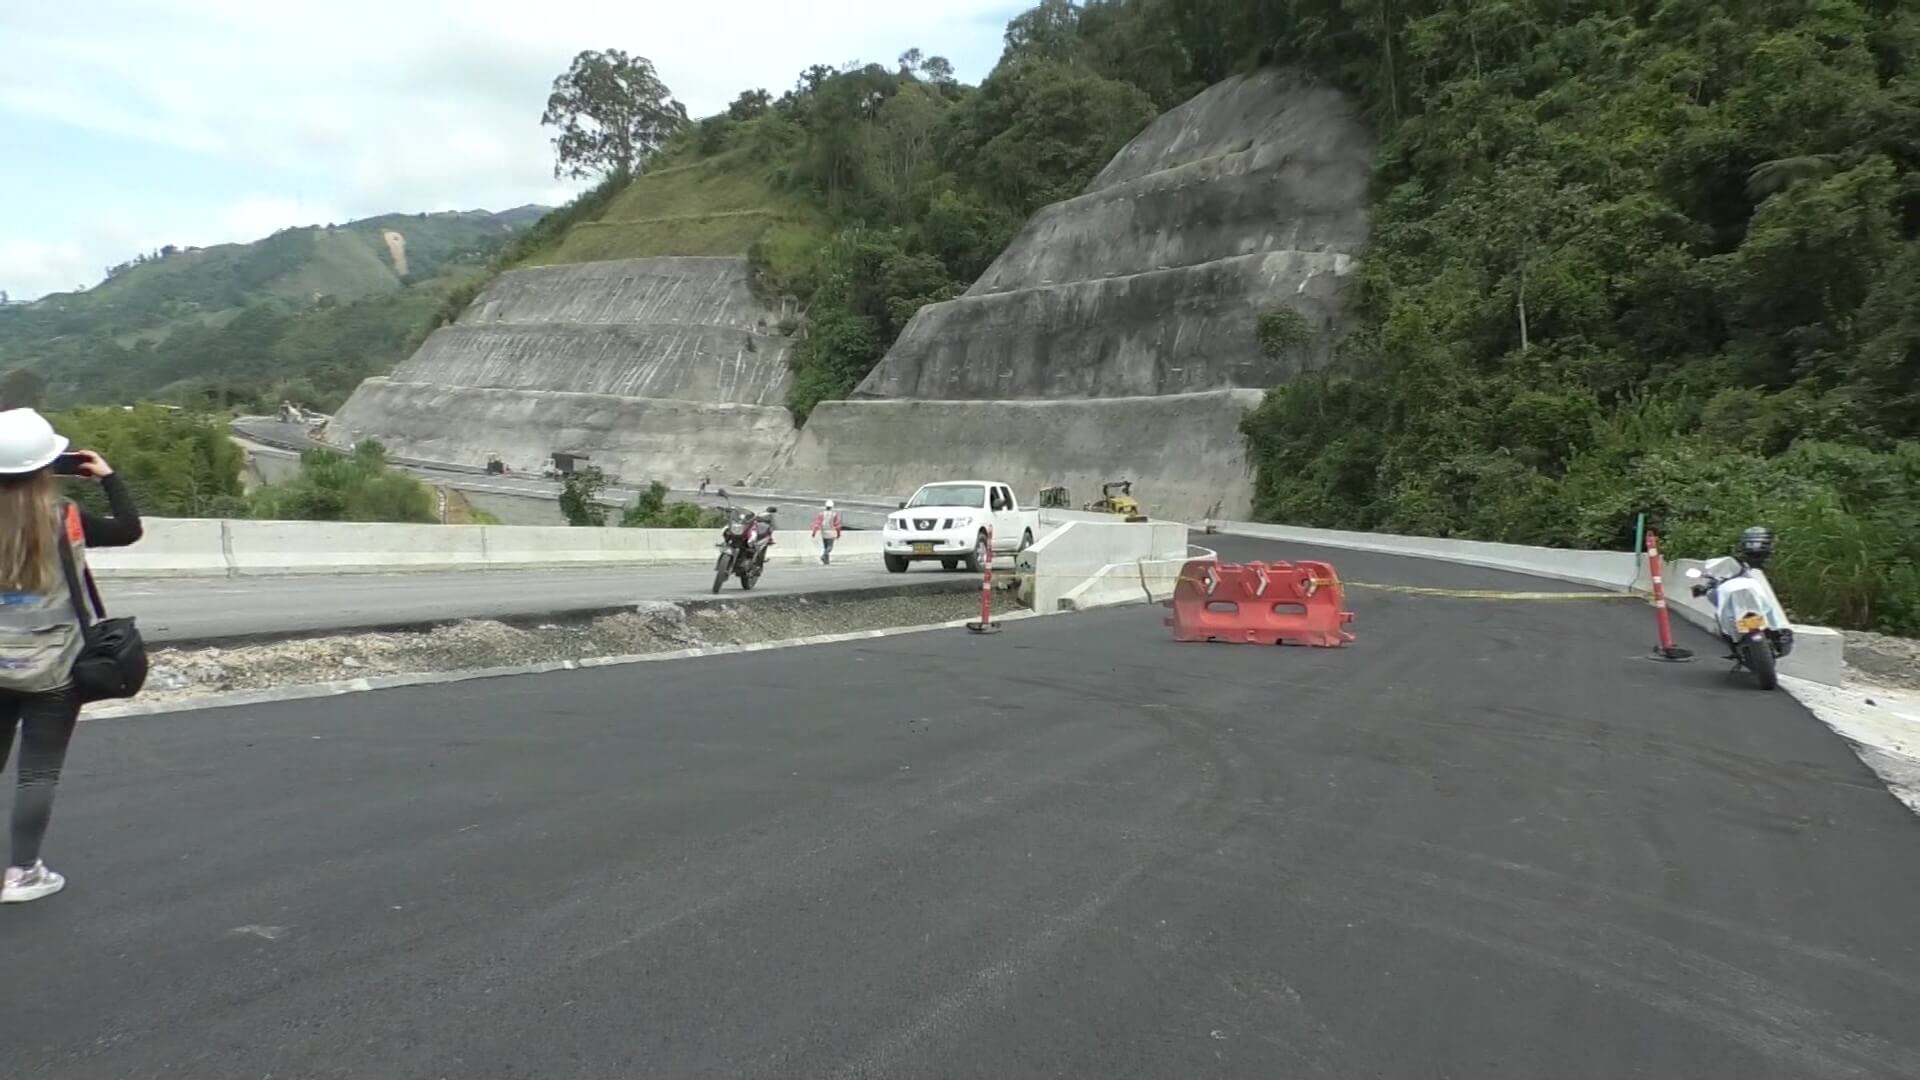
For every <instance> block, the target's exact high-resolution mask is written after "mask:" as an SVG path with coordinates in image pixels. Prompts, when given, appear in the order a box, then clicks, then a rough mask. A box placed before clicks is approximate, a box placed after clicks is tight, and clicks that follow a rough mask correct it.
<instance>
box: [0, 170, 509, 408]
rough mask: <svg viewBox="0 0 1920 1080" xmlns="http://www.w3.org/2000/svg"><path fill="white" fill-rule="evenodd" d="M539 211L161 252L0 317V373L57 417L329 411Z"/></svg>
mask: <svg viewBox="0 0 1920 1080" xmlns="http://www.w3.org/2000/svg"><path fill="white" fill-rule="evenodd" d="M538 212H539V208H537V207H523V208H520V209H517V210H514V211H510V212H508V213H507V214H502V215H495V214H491V213H487V212H484V211H475V212H467V213H443V214H411V215H409V214H391V215H385V216H382V217H377V218H369V219H366V220H363V221H356V222H351V223H348V224H345V225H339V226H319V227H311V228H299V229H287V230H283V231H281V232H278V233H275V234H274V235H273V236H270V237H267V238H266V239H264V240H260V241H258V242H255V243H251V244H222V245H218V246H215V247H209V248H204V249H198V248H190V249H184V250H178V249H173V248H165V249H162V250H161V251H158V252H154V253H152V254H150V255H143V256H140V257H139V258H137V259H135V260H132V261H130V262H128V263H126V264H123V265H121V266H119V267H115V268H114V269H113V271H112V272H111V273H110V274H109V276H108V278H107V280H105V281H104V282H102V283H101V284H99V285H98V286H95V287H94V288H92V289H87V290H84V291H81V292H76V293H61V294H56V295H53V296H49V297H46V298H43V299H42V300H40V301H38V302H36V303H33V304H28V305H9V306H7V307H5V308H0V370H13V369H20V368H24V369H27V370H29V371H32V372H34V373H36V374H37V375H38V376H39V377H40V379H41V380H42V381H43V382H44V385H45V395H46V398H47V399H48V400H50V401H51V402H52V403H54V404H60V405H66V404H84V403H91V402H123V401H132V400H139V399H143V398H154V397H157V398H162V399H168V400H189V401H198V400H212V401H214V402H215V403H217V404H232V403H235V402H244V401H247V400H255V399H258V400H272V399H274V398H275V397H276V395H291V396H295V397H298V398H300V399H301V400H303V401H307V402H308V403H310V404H314V405H317V406H320V407H326V406H329V405H332V404H335V403H337V402H338V401H339V400H341V399H342V398H344V396H345V394H346V393H348V392H349V391H350V390H351V389H352V387H353V386H354V385H355V384H357V382H358V381H359V379H360V378H363V377H364V376H366V375H368V374H377V373H380V372H383V371H386V370H390V369H391V368H392V366H393V365H394V364H396V363H398V362H399V360H400V359H401V358H403V357H404V356H405V354H406V352H407V351H408V350H409V349H411V347H412V345H413V344H414V343H416V342H417V341H418V339H419V337H420V336H421V334H422V333H424V330H425V328H426V327H427V325H428V324H429V321H430V319H431V316H432V314H433V312H435V311H436V310H437V309H438V308H439V307H440V306H441V305H442V304H443V303H444V302H445V299H446V297H447V296H448V295H449V294H450V293H452V292H454V291H455V290H457V289H459V288H461V287H462V286H463V285H465V284H467V283H468V282H470V281H471V280H473V279H474V278H475V277H476V276H478V275H479V274H480V273H481V272H482V268H483V267H484V265H485V261H486V259H487V258H489V257H490V256H491V255H493V254H494V253H495V252H497V251H499V250H500V248H501V247H502V246H504V244H505V243H506V242H507V240H508V239H509V238H510V237H511V235H512V234H513V233H514V232H515V231H517V230H519V229H522V228H524V227H525V226H526V225H527V224H528V223H529V220H530V218H532V217H533V216H534V215H535V214H536V213H538ZM389 233H393V234H397V235H398V236H399V237H400V238H401V242H402V244H403V251H402V257H401V258H396V256H395V252H394V250H393V249H392V247H390V245H389V243H388V240H387V234H389Z"/></svg>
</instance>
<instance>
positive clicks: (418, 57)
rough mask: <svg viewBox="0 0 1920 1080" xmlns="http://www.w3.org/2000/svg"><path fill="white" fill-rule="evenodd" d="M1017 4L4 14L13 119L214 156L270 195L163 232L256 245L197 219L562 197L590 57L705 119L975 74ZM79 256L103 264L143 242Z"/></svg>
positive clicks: (178, 1) (817, 1) (127, 7)
mask: <svg viewBox="0 0 1920 1080" xmlns="http://www.w3.org/2000/svg"><path fill="white" fill-rule="evenodd" d="M1017 2H1018V0H938V2H934V0H915V2H911V3H909V2H902V0H814V2H813V3H810V4H806V5H802V6H796V5H795V4H794V3H792V0H730V2H728V3H726V4H687V3H681V2H666V0H628V2H627V3H623V4H606V3H604V0H543V2H542V3H540V4H538V5H535V6H534V7H532V8H529V7H528V6H527V4H526V3H525V2H524V0H466V2H459V3H454V2H448V0H432V2H425V0H409V2H394V0H336V2H332V3H324V4H322V3H311V2H308V3H292V2H288V3H272V4H266V3H259V2H258V0H173V2H165V0H122V2H121V3H116V4H114V5H111V7H112V8H113V9H114V10H113V11H112V12H111V13H110V14H109V13H104V11H103V9H104V8H106V7H107V6H108V5H99V6H97V7H96V6H93V5H60V4H20V5H9V8H10V10H9V11H8V12H7V13H6V15H5V16H3V17H0V21H4V22H5V23H6V24H7V25H6V29H5V31H4V33H0V117H3V116H4V114H5V112H6V111H9V110H10V111H13V112H15V113H19V114H24V115H29V116H33V117H38V118H42V119H48V120H54V121H57V122H60V123H63V124H67V125H71V126H73V127H77V128H81V129H85V130H88V131H92V132H97V133H101V134H104V135H110V136H115V137H117V138H118V139H121V140H128V139H131V140H137V141H141V142H145V143H150V144H153V145H155V146H160V147H167V148H171V149H173V150H177V151H189V152H192V153H195V154H200V155H206V156H207V157H209V158H211V159H213V160H216V161H218V162H220V163H221V167H222V169H223V170H225V171H228V172H227V175H229V176H230V177H231V178H232V179H234V180H235V181H236V188H237V189H238V190H256V191H262V194H260V195H259V196H257V197H254V198H250V199H248V200H246V201H244V202H243V203H241V204H240V205H238V206H233V207H229V208H227V209H226V210H225V211H224V212H222V213H219V214H211V213H207V212H204V211H203V212H201V213H198V214H195V215H193V216H194V217H195V218H197V219H198V220H197V221H196V222H193V223H189V222H184V221H183V222H176V223H171V224H173V225H175V226H178V227H172V228H166V229H161V230H159V231H160V232H163V233H165V234H167V235H169V236H170V237H173V238H174V239H172V240H171V241H169V242H199V243H204V242H210V241H213V240H220V239H244V238H246V237H238V236H229V235H222V236H212V235H205V236H198V237H191V238H190V237H187V236H186V235H185V233H184V231H183V230H186V229H211V228H218V231H220V232H222V233H228V232H230V231H231V230H230V229H229V228H225V227H220V226H224V225H232V224H236V223H239V222H244V223H246V225H247V226H248V227H253V228H259V229H261V230H262V233H263V234H264V233H265V232H271V231H272V230H273V229H274V228H279V227H283V226H286V225H297V224H307V223H310V222H311V221H313V220H318V219H319V217H320V216H323V215H320V214H319V212H318V211H316V210H314V209H311V208H312V207H316V206H319V207H325V208H326V213H327V214H332V215H336V216H337V218H339V219H344V218H347V217H358V216H364V215H370V214H376V213H383V212H388V211H396V210H404V211H412V210H434V209H449V208H460V209H474V208H479V207H487V208H495V209H498V208H504V207H506V206H510V205H518V204H521V203H526V202H551V201H555V200H556V199H563V198H565V197H566V194H567V193H568V191H569V189H568V188H565V187H561V186H557V185H556V184H555V183H554V180H553V176H552V167H553V162H552V151H551V148H550V147H549V145H548V142H547V139H548V137H549V134H550V132H549V131H547V130H545V129H542V128H541V127H540V125H539V117H540V112H541V109H542V108H543V106H544V105H545V102H546V95H547V91H548V89H549V86H550V84H551V82H552V80H553V77H554V76H555V75H557V74H559V73H560V72H561V71H562V70H564V69H565V67H566V66H567V64H568V63H569V62H570V61H571V59H572V57H573V55H574V54H575V53H576V52H578V51H580V50H582V49H600V48H620V49H625V50H626V51H628V52H630V53H634V54H636V55H642V56H647V57H649V58H651V59H652V60H653V61H654V63H655V65H656V67H657V68H658V70H659V72H660V74H661V77H662V78H663V79H664V80H665V81H666V82H667V84H668V85H669V86H671V87H672V88H673V91H674V93H675V95H676V96H678V97H679V98H680V99H681V100H682V101H685V102H686V103H687V105H688V108H689V109H690V110H691V111H692V112H693V113H694V114H695V115H705V114H710V113H713V112H717V111H719V110H721V109H723V108H725V107H726V104H727V103H728V102H729V101H731V100H732V98H733V97H734V95H735V94H737V93H738V92H739V91H741V90H743V89H748V88H751V87H765V88H767V89H769V90H772V91H774V92H775V93H776V94H777V93H779V92H780V91H782V90H784V89H786V88H788V87H789V86H791V85H792V84H793V82H794V79H795V77H796V76H797V75H798V73H799V72H800V71H801V70H802V69H804V68H806V67H808V66H809V65H812V64H816V63H827V64H838V63H842V62H845V61H846V60H848V59H851V58H853V57H860V58H863V59H868V60H872V61H876V62H881V63H891V62H892V61H893V59H894V58H895V57H896V56H898V55H899V54H900V53H901V52H903V51H904V50H906V49H907V48H909V47H919V48H921V49H923V50H924V51H925V52H927V53H928V54H930V55H935V54H943V55H947V56H949V57H951V58H952V59H953V60H954V61H955V63H956V65H957V66H958V67H959V70H960V74H961V75H962V76H963V77H968V78H978V77H979V76H981V75H983V74H984V73H985V72H984V69H985V67H986V65H988V64H990V63H991V62H992V60H993V58H994V57H995V56H996V55H997V53H998V47H999V34H1000V27H1001V24H1002V23H1003V22H1004V15H1005V13H1006V12H1007V11H1008V9H1009V8H1012V7H1014V6H1016V4H1017ZM76 9H80V10H76ZM90 12H100V13H90ZM56 168H57V167H56ZM284 176H297V177H300V178H301V179H300V180H299V181H298V183H299V186H300V188H301V191H298V192H295V191H285V190H280V191H273V190H270V188H271V187H272V186H273V184H274V183H275V181H280V182H281V183H282V184H286V183H290V182H289V181H284V180H283V179H281V178H282V177H284ZM58 182H59V181H58V178H57V177H53V176H50V177H49V178H48V183H50V184H53V183H58ZM308 200H310V201H308ZM0 212H5V211H0ZM282 214H284V215H290V216H280V215H282ZM6 231H8V230H6V229H4V228H3V227H0V233H4V232H6ZM148 231H149V232H152V231H154V230H152V229H151V228H150V229H149V230H148ZM85 250H86V254H85V259H86V260H90V261H91V262H92V263H95V264H100V265H104V262H111V261H116V260H117V259H119V258H125V257H126V256H127V255H128V254H130V253H131V251H132V250H138V246H137V245H136V246H135V247H134V248H132V249H129V250H125V251H119V252H104V253H103V252H99V251H97V250H95V249H92V248H87V249H85ZM6 251H7V252H8V253H7V254H6V255H4V256H0V281H7V282H19V283H22V286H21V287H24V283H25V282H26V281H29V280H41V281H46V280H54V279H55V278H57V273H56V269H54V268H57V270H58V271H60V272H64V271H66V270H67V269H69V268H70V267H73V266H78V265H80V263H79V262H76V261H74V260H73V259H70V258H69V256H70V255H71V246H70V245H68V244H64V243H62V244H51V243H47V242H44V241H43V242H42V243H41V244H39V245H38V246H37V247H35V248H34V249H33V251H32V253H31V254H30V255H29V254H27V253H26V248H25V246H24V245H22V244H19V243H16V244H14V245H12V246H10V247H9V248H8V249H6ZM22 267H30V268H34V267H37V268H41V269H29V270H27V271H25V272H23V271H22V269H21V268H22ZM97 274H98V267H97V266H96V268H95V270H94V271H93V272H92V273H91V274H89V275H88V276H87V280H92V279H93V278H94V277H97ZM72 284H73V283H72V282H71V281H61V282H60V284H58V285H55V286H53V287H56V288H67V287H71V286H72Z"/></svg>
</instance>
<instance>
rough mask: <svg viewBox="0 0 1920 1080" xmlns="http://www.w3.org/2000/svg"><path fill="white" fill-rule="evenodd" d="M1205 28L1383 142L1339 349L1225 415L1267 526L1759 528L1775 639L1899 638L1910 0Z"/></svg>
mask: <svg viewBox="0 0 1920 1080" xmlns="http://www.w3.org/2000/svg"><path fill="white" fill-rule="evenodd" d="M1131 6H1133V7H1146V6H1149V5H1131ZM1214 7H1215V8H1218V9H1219V11H1218V12H1217V13H1216V14H1219V15H1221V19H1220V20H1219V21H1217V22H1216V23H1215V24H1214V26H1213V28H1210V29H1207V30H1205V33H1207V34H1214V33H1216V32H1217V30H1218V29H1219V28H1220V27H1227V28H1231V27H1234V26H1248V27H1251V26H1258V25H1264V26H1265V27H1267V32H1266V33H1264V34H1258V35H1254V36H1252V37H1248V38H1236V37H1226V38H1222V39H1221V40H1225V41H1233V40H1245V41H1249V42H1257V43H1259V45H1260V49H1259V51H1257V52H1255V51H1244V52H1241V53H1239V54H1238V55H1234V54H1222V56H1223V59H1224V60H1225V62H1227V63H1253V62H1256V61H1258V60H1260V59H1262V58H1281V59H1295V60H1301V61H1304V62H1306V63H1308V64H1309V65H1311V66H1312V67H1314V68H1316V69H1318V70H1320V71H1323V72H1327V73H1330V74H1333V75H1335V76H1337V77H1340V78H1341V79H1342V80H1343V81H1345V82H1346V83H1347V84H1348V85H1350V86H1352V87H1353V88H1354V89H1356V90H1357V91H1358V92H1359V93H1361V94H1362V95H1363V96H1364V98H1365V100H1366V102H1367V104H1368V106H1369V108H1370V111H1371V114H1372V115H1373V117H1374V118H1375V120H1376V122H1377V123H1378V125H1379V127H1380V130H1381V134H1382V137H1383V142H1382V146H1381V151H1380V155H1379V166H1378V179H1377V185H1378V188H1377V191H1378V206H1377V209H1376V219H1375V227H1374V237H1373V245H1372V250H1371V252H1370V255H1369V258H1368V261H1367V264H1366V267H1365V270H1364V271H1363V276H1364V282H1363V286H1362V289H1361V291H1360V299H1359V303H1358V312H1357V314H1358V316H1359V323H1360V326H1359V329H1358V331H1357V332H1356V333H1354V334H1353V335H1352V336H1351V337H1350V338H1349V340H1348V341H1347V342H1345V346H1344V349H1343V355H1342V359H1341V362H1340V363H1338V364H1337V365H1336V366H1335V367H1334V369H1333V370H1331V371H1330V372H1328V373H1326V374H1324V375H1322V376H1320V377H1316V378H1313V379H1309V380H1307V381H1304V382H1301V383H1297V384H1295V385H1292V386H1289V387H1286V388H1283V389H1280V390H1277V391H1275V392H1273V393H1272V394H1270V395H1269V400H1268V402H1267V404H1266V406H1265V407H1264V408H1263V409H1262V410H1260V411H1259V412H1258V413H1257V414H1256V415H1255V416H1254V417H1252V418H1251V419H1250V421H1249V423H1248V425H1247V430H1248V433H1249V435H1250V437H1251V438H1252V441H1253V450H1254V453H1255V456H1256V459H1257V461H1258V465H1259V511H1260V513H1261V514H1262V516H1264V517H1268V518H1272V519H1278V520H1286V521H1292V522H1298V523H1302V524H1315V525H1327V526H1335V527H1342V528H1354V529H1378V530H1386V531H1394V532H1408V533H1423V534H1430V535H1442V536H1448V535H1451V536H1467V537H1476V538H1482V539H1491V540H1508V541H1516V542H1521V543H1532V544H1551V545H1567V546H1580V547H1607V548H1616V549H1618V548H1625V547H1628V546H1629V545H1630V544H1631V541H1632V527H1633V526H1632V522H1633V520H1634V515H1635V514H1636V513H1638V512H1641V511H1645V512H1647V513H1649V514H1650V516H1651V518H1652V520H1653V522H1654V524H1655V525H1656V526H1657V527H1659V528H1661V529H1662V530H1663V532H1664V533H1665V534H1666V536H1667V537H1668V550H1669V551H1672V552H1677V553H1684V554H1709V553H1717V552H1722V551H1725V550H1727V549H1728V546H1729V544H1730V543H1731V541H1732V539H1733V537H1734V536H1735V535H1736V534H1737V532H1738V530H1739V528H1740V527H1742V526H1745V525H1748V524H1754V523H1762V522H1763V523H1768V524H1771V525H1773V526H1774V527H1775V528H1776V529H1778V530H1779V532H1780V543H1781V548H1780V556H1779V559H1778V562H1777V564H1776V566H1775V567H1774V568H1773V572H1772V576H1773V578H1774V581H1775V583H1776V585H1777V586H1778V587H1779V589H1780V591H1781V593H1782V595H1783V598H1784V599H1785V600H1786V602H1787V603H1788V605H1789V606H1790V607H1791V608H1792V609H1793V610H1794V611H1795V612H1796V614H1797V615H1798V617H1800V618H1803V619H1807V620H1809V621H1820V620H1832V621H1836V622H1839V623H1842V624H1845V625H1849V626H1860V627H1872V628H1879V629H1887V630H1894V631H1901V632H1907V633H1913V632H1916V631H1920V570H1916V566H1917V565H1920V528H1916V526H1920V447H1916V445H1915V443H1914V442H1913V440H1914V438H1915V437H1916V436H1920V409H1916V408H1915V403H1916V395H1917V394H1920V239H1917V238H1920V168H1917V167H1920V18H1916V15H1915V12H1914V9H1913V8H1912V7H1911V6H1910V5H1899V4H1894V3H1889V2H1875V0H1806V2H1797V0H1774V2H1764V3H1763V2H1745V3H1739V2H1727V3H1721V4H1697V5H1681V4H1668V5H1653V6H1649V5H1644V4H1630V3H1622V2H1611V3H1603V2H1591V3H1583V4H1577V5H1574V6H1572V7H1567V6H1566V5H1559V4H1543V3H1539V2H1531V0H1530V2H1522V3H1518V4H1512V3H1509V4H1502V5H1486V4H1481V3H1470V2H1467V0H1420V2H1413V3H1402V4H1396V5H1393V6H1392V7H1391V8H1388V7H1383V6H1374V5H1371V4H1369V5H1366V6H1365V8H1364V10H1363V9H1362V8H1361V6H1360V5H1353V4H1346V5H1342V4H1336V3H1332V2H1324V3H1306V2H1304V0H1303V2H1300V3H1264V4H1263V3H1256V2H1252V0H1248V2H1244V3H1220V4H1215V5H1214ZM1229 11H1230V12H1231V13H1232V15H1233V17H1232V18H1229V17H1226V15H1227V13H1228V12H1229ZM1308 11H1311V12H1312V14H1313V16H1314V18H1313V19H1312V21H1310V22H1309V21H1307V20H1303V19H1301V18H1299V17H1300V16H1301V15H1302V14H1304V13H1306V12H1308ZM1236 18H1237V19H1238V20H1241V21H1239V22H1236V21H1235V19H1236ZM1178 40H1180V41H1181V43H1182V46H1183V48H1185V50H1186V51H1187V53H1188V55H1189V56H1192V57H1196V58H1197V57H1200V56H1202V55H1211V54H1209V53H1208V52H1207V50H1206V49H1204V48H1201V47H1199V46H1198V45H1197V44H1196V43H1195V42H1194V41H1193V40H1192V39H1189V38H1185V37H1182V38H1180V39H1178ZM1192 70H1194V71H1195V72H1196V73H1198V74H1201V75H1202V76H1203V77H1205V78H1212V77H1214V76H1216V75H1218V74H1222V73H1224V71H1225V70H1226V68H1225V67H1224V66H1221V65H1220V64H1218V63H1216V64H1214V65H1212V66H1204V65H1196V66H1195V67H1194V68H1193V69H1192Z"/></svg>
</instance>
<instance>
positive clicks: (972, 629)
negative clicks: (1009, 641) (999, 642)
mask: <svg viewBox="0 0 1920 1080" xmlns="http://www.w3.org/2000/svg"><path fill="white" fill-rule="evenodd" d="M999 632H1000V624H999V623H980V622H970V623H968V624H967V633H969V634H997V633H999Z"/></svg>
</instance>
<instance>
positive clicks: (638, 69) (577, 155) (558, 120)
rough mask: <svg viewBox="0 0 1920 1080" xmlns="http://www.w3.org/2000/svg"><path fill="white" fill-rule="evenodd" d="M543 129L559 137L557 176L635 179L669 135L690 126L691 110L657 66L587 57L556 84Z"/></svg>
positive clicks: (611, 54) (611, 53)
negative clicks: (634, 174) (676, 96)
mask: <svg viewBox="0 0 1920 1080" xmlns="http://www.w3.org/2000/svg"><path fill="white" fill-rule="evenodd" d="M540 123H541V125H542V126H552V127H556V128H558V129H559V134H557V135H555V136H554V137H553V149H554V157H555V161H554V166H553V175H554V178H555V179H556V180H557V179H559V178H560V177H562V176H565V177H570V178H572V179H575V180H584V179H586V178H587V177H589V176H602V175H608V176H611V175H619V174H625V173H632V172H633V171H634V170H635V169H637V168H638V167H639V166H640V165H641V163H642V162H644V161H646V159H648V158H650V157H652V156H653V154H654V151H656V150H658V149H659V148H660V144H661V142H663V141H664V140H665V139H666V138H667V137H668V136H669V135H672V134H673V133H674V132H676V131H678V130H680V129H681V128H683V127H685V126H686V124H687V109H686V106H684V105H682V104H680V103H679V102H678V101H675V100H674V99H673V96H672V94H671V93H670V92H669V91H668V90H667V84H666V83H663V82H661V81H660V76H659V75H658V74H657V73H656V72H655V71H654V70H653V61H651V60H648V59H647V58H646V57H644V56H628V55H627V54H626V53H624V52H622V51H621V50H619V49H608V50H606V51H605V52H594V51H592V50H588V51H584V52H581V53H580V54H578V55H577V56H575V57H574V58H573V66H571V67H569V68H568V69H567V70H566V71H565V72H564V73H563V74H561V75H560V76H559V77H558V78H556V79H554V80H553V93H552V94H550V95H548V97H547V111H546V112H545V113H543V114H541V116H540Z"/></svg>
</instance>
